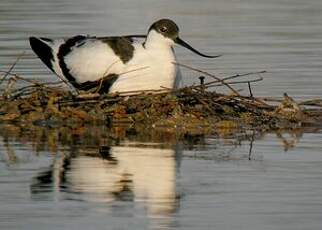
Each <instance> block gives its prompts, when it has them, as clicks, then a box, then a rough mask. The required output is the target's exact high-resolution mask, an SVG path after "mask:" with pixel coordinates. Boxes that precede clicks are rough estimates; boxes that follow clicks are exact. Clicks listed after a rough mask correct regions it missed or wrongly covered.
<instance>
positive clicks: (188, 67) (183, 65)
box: [173, 62, 240, 96]
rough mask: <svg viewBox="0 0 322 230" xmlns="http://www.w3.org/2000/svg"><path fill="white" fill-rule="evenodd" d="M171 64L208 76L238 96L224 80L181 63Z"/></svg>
mask: <svg viewBox="0 0 322 230" xmlns="http://www.w3.org/2000/svg"><path fill="white" fill-rule="evenodd" d="M173 64H175V65H178V66H182V67H185V68H187V69H190V70H193V71H196V72H199V73H202V74H204V75H207V76H209V77H212V78H214V79H216V80H217V81H219V82H221V83H222V84H223V85H225V86H227V87H228V88H229V89H230V90H231V91H232V92H233V93H234V94H235V95H238V96H240V95H239V93H238V92H237V91H236V90H235V89H234V88H233V87H231V86H230V85H229V84H227V83H226V82H225V81H224V80H222V79H220V78H218V77H216V76H215V75H213V74H210V73H208V72H206V71H203V70H200V69H196V68H194V67H190V66H188V65H185V64H181V63H178V62H173Z"/></svg>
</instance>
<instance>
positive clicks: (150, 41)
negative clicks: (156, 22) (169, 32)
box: [144, 30, 174, 50]
mask: <svg viewBox="0 0 322 230" xmlns="http://www.w3.org/2000/svg"><path fill="white" fill-rule="evenodd" d="M173 44H174V42H173V40H171V39H170V38H166V37H164V36H163V35H162V34H160V33H157V32H156V31H155V30H151V31H150V32H149V33H148V36H147V38H146V40H145V42H144V47H145V48H146V49H164V50H171V48H172V46H173Z"/></svg>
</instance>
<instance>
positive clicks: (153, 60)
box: [110, 30, 178, 92]
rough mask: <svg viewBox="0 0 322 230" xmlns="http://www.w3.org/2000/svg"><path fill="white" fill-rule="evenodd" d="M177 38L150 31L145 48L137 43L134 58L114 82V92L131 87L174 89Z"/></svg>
mask: <svg viewBox="0 0 322 230" xmlns="http://www.w3.org/2000/svg"><path fill="white" fill-rule="evenodd" d="M173 43H174V42H173V41H172V40H171V39H169V38H165V37H164V36H163V35H161V34H159V33H157V32H155V31H154V30H152V31H150V33H149V34H148V37H147V40H146V42H145V45H144V47H143V45H142V44H139V43H136V44H134V47H135V51H134V55H133V58H132V59H131V60H130V61H129V62H128V63H126V65H125V68H124V72H123V73H118V74H120V77H119V78H118V79H117V80H116V82H115V83H114V84H113V85H112V87H111V89H110V92H121V91H130V90H158V89H162V87H166V88H173V87H175V86H176V85H177V84H178V81H177V80H178V79H176V66H175V65H174V64H173V62H175V55H174V53H173V50H172V45H173Z"/></svg>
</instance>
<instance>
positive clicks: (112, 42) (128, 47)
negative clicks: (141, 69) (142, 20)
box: [100, 37, 134, 63]
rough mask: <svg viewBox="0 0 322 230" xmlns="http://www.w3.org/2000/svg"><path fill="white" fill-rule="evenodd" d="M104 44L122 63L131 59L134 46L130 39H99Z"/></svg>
mask: <svg viewBox="0 0 322 230" xmlns="http://www.w3.org/2000/svg"><path fill="white" fill-rule="evenodd" d="M100 40H101V41H102V42H104V43H106V44H107V45H108V46H109V47H110V48H111V49H112V50H113V51H114V53H115V55H117V56H118V57H119V58H120V59H121V60H122V62H123V63H126V62H128V61H130V60H131V59H132V57H133V53H134V46H133V45H132V41H133V39H132V38H131V37H106V38H101V39H100Z"/></svg>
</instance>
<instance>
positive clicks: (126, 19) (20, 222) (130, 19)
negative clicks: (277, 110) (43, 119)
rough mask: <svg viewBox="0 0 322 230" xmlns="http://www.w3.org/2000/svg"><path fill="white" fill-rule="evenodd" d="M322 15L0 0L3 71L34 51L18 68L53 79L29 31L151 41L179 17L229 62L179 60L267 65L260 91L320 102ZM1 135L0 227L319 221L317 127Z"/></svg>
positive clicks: (275, 2)
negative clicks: (157, 29) (157, 26)
mask: <svg viewBox="0 0 322 230" xmlns="http://www.w3.org/2000/svg"><path fill="white" fill-rule="evenodd" d="M321 10H322V2H321V1H319V0H307V1H299V0H271V1H264V0H245V1H237V0H216V1H213V0H202V1H201V2H200V1H183V0H174V1H169V0H165V1H150V0H149V1H148V0H141V1H130V2H127V1H122V0H121V1H109V0H93V1H85V0H55V1H52V0H42V1H40V0H27V1H20V0H1V2H0V69H1V70H7V69H9V67H10V66H11V65H12V63H13V62H15V60H16V58H17V56H19V55H20V54H21V53H22V52H25V54H24V56H23V58H22V59H21V60H20V61H19V62H18V64H17V66H16V67H15V69H14V72H15V73H18V74H20V75H22V76H25V77H29V78H34V79H38V80H44V81H47V80H50V79H52V78H53V77H54V76H53V74H51V73H50V71H48V70H47V69H46V68H45V66H44V65H43V64H42V63H41V62H40V61H39V60H38V59H37V58H36V57H35V55H34V54H33V53H32V52H31V50H30V48H29V47H28V40H27V38H28V37H29V36H31V35H35V36H49V37H66V36H72V35H75V34H92V35H98V36H101V35H105V36H106V35H116V34H133V33H135V34H137V33H145V32H146V30H147V28H148V27H149V25H150V24H151V23H152V22H153V21H155V20H157V19H159V18H163V17H169V18H172V19H174V20H175V21H176V22H177V23H178V25H179V26H180V28H181V37H182V38H183V39H185V40H186V41H188V42H189V43H190V44H191V45H193V46H194V47H196V48H198V49H199V50H201V51H204V52H207V53H209V54H223V57H221V58H220V59H216V60H214V61H213V60H210V59H202V58H200V57H198V56H195V55H193V54H191V53H190V52H189V51H187V50H184V49H183V48H180V47H177V48H176V52H177V56H178V59H179V61H180V62H182V63H185V64H188V65H191V66H195V67H199V68H201V69H204V70H206V71H209V72H212V73H215V74H217V75H218V76H227V75H231V74H235V73H245V72H249V71H257V70H266V71H268V73H267V74H264V75H263V77H264V78H265V79H264V81H263V82H260V83H259V84H256V85H255V86H254V87H253V91H254V93H255V95H257V96H279V95H282V93H283V92H285V91H286V92H288V93H289V94H290V95H291V96H294V97H296V98H297V99H300V100H304V99H308V98H314V97H321V96H322V91H321V83H322V80H321V49H322V48H321V38H322V32H321V29H320V28H321V24H322V15H321V13H320V12H321ZM195 81H196V79H195V77H194V74H193V73H191V72H187V71H186V72H185V83H186V84H191V83H193V82H195ZM239 88H243V86H239ZM245 93H247V92H245ZM0 137H1V141H0V229H117V230H119V229H292V230H293V229H321V226H322V219H321V215H322V183H321V181H322V167H321V166H322V154H321V152H322V151H321V150H322V145H321V137H322V132H321V129H320V128H319V127H317V128H310V129H302V130H301V129H298V130H293V131H289V130H280V131H276V132H271V133H262V134H261V133H253V131H247V132H246V133H245V132H239V131H236V132H235V133H234V135H232V134H231V133H229V132H228V133H227V131H221V132H219V133H217V134H213V135H208V136H203V135H186V136H180V135H174V134H171V133H168V132H163V131H162V132H161V131H156V130H151V131H149V132H134V131H133V130H127V131H125V130H124V129H123V128H114V129H112V130H110V129H107V128H105V127H81V128H74V129H68V128H51V129H47V128H34V127H26V126H21V127H19V126H14V125H2V126H1V128H0ZM250 150H251V151H250Z"/></svg>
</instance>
